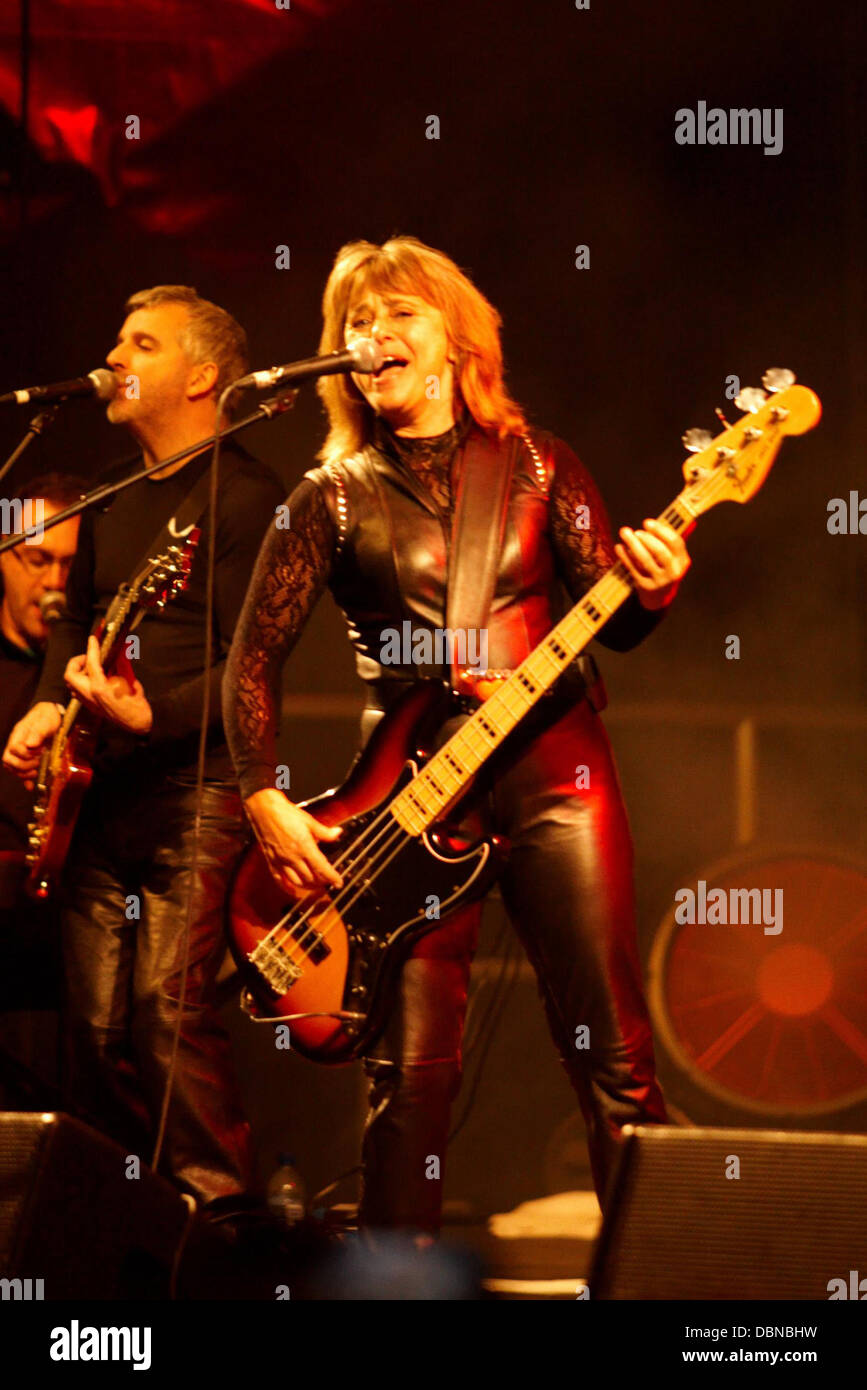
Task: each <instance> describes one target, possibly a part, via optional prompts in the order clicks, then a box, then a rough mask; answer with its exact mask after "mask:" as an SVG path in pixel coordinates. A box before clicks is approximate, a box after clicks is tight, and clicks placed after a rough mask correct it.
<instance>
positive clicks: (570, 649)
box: [389, 492, 696, 836]
mask: <svg viewBox="0 0 867 1390" xmlns="http://www.w3.org/2000/svg"><path fill="white" fill-rule="evenodd" d="M695 515H696V513H695V512H694V511H693V509H692V507H691V506H690V505H689V501H688V499H687V496H686V493H685V492H682V493H680V494H679V495H678V496H677V497H676V498H675V500H674V501H673V502H672V504H671V506H670V507H668V509H667V510H666V511H664V512H663V513H662V516H661V518H660V520H662V521H665V522H667V523H668V525H669V526H671V527H672V528H673V529H674V530H675V531H682V530H683V529H684V527H685V526H688V525H689V524H690V523H691V522H692V521H694V520H695ZM633 587H634V586H633V582H632V576H631V575H630V573H629V571H628V570H627V569H626V566H625V565H622V564H621V563H620V562H618V563H617V564H616V565H613V566H612V567H611V569H610V570H607V571H606V573H605V574H603V576H602V578H601V579H600V580H598V581H597V583H595V584H594V585H593V587H592V589H589V590H588V592H587V593H586V594H585V595H584V597H583V598H582V599H579V601H578V603H576V604H575V606H574V608H571V609H570V610H569V612H568V613H567V614H566V616H565V617H564V618H562V619H561V620H560V622H559V623H558V624H557V626H556V627H554V628H552V629H551V631H550V632H549V633H548V635H547V637H546V638H545V639H544V640H543V641H542V642H540V643H539V645H538V647H536V648H535V649H534V650H533V651H532V652H531V653H530V655H529V656H528V657H527V658H526V659H525V660H524V661H523V662H522V663H521V665H520V666H519V667H518V668H517V670H515V671H513V672H512V674H511V676H510V677H509V678H508V680H507V681H505V682H504V683H503V685H501V686H500V688H499V689H498V690H496V691H495V692H494V694H493V695H491V696H489V697H488V699H487V700H485V702H484V704H482V705H481V706H480V707H479V709H477V710H476V711H475V713H474V714H473V715H472V717H471V718H470V719H468V720H467V722H466V723H465V724H464V725H462V727H461V728H460V729H458V731H457V733H455V734H453V735H452V737H451V738H450V739H449V740H448V742H447V743H445V744H444V745H443V747H442V748H440V749H439V751H438V752H437V753H435V754H434V756H433V757H432V758H431V759H430V761H429V762H428V763H426V765H425V766H424V768H423V769H422V771H421V772H419V773H418V775H417V776H416V777H414V778H413V780H412V781H411V782H410V783H409V784H408V785H407V786H406V787H404V789H403V791H402V792H400V793H399V794H398V795H397V796H396V797H395V798H394V800H393V801H392V803H391V805H390V806H389V811H390V812H391V814H392V816H393V817H394V819H395V820H396V821H397V823H398V825H399V826H400V827H401V829H402V830H404V831H406V833H407V834H409V835H413V836H417V835H421V834H422V832H423V831H425V830H426V829H427V828H428V827H429V826H431V825H432V824H433V823H434V822H435V821H437V820H439V819H440V818H441V817H442V816H443V815H444V813H445V812H446V811H447V810H448V808H449V807H450V806H451V805H453V804H454V802H455V801H457V800H458V799H459V798H460V796H461V795H462V794H463V793H464V792H466V791H467V789H468V788H469V785H470V783H471V782H472V779H473V777H475V775H476V773H477V772H478V771H479V769H480V768H481V766H482V764H483V763H485V762H486V761H487V759H488V758H489V757H490V756H491V754H492V753H493V752H494V751H495V750H496V749H497V748H498V747H499V746H500V744H501V743H502V742H503V740H504V739H505V738H507V736H508V735H509V734H510V733H511V732H512V730H513V729H514V728H515V727H516V726H517V725H518V724H519V723H520V721H521V720H522V719H523V718H524V716H525V715H526V714H528V713H529V711H530V710H531V709H532V708H533V706H534V705H535V704H536V702H537V701H538V700H540V699H541V698H542V696H543V695H544V694H545V693H546V691H548V690H550V689H551V687H552V686H553V685H554V683H555V681H557V680H558V679H559V677H560V676H562V674H563V672H564V671H565V670H566V668H567V667H568V666H569V665H570V663H571V662H572V661H574V660H575V657H576V656H578V655H579V653H580V652H582V651H583V650H584V648H585V647H586V646H587V644H588V642H591V641H592V640H593V638H594V637H595V636H596V634H597V632H598V631H599V629H600V628H601V627H603V626H604V625H605V623H607V621H608V619H609V618H610V617H611V616H612V614H613V613H615V612H616V610H617V609H618V608H619V607H620V605H621V604H622V603H624V602H625V600H626V599H627V598H628V597H629V595H630V594H631V593H632V591H633Z"/></svg>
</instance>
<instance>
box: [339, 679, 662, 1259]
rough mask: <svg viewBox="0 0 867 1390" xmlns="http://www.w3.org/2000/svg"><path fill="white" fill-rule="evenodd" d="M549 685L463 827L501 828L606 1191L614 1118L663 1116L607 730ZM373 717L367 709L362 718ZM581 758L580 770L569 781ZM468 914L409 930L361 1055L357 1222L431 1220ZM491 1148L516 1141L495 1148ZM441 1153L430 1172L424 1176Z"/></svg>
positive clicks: (519, 923)
mask: <svg viewBox="0 0 867 1390" xmlns="http://www.w3.org/2000/svg"><path fill="white" fill-rule="evenodd" d="M556 698H557V697H552V699H551V702H550V704H547V705H546V701H542V702H541V703H542V705H543V706H546V707H545V708H543V709H542V710H541V711H540V714H541V716H542V719H541V721H540V720H539V719H536V720H535V722H534V723H530V724H528V725H527V727H526V729H524V728H523V727H522V729H521V730H520V731H519V735H520V737H519V739H518V740H516V739H515V736H513V737H512V738H511V739H510V740H509V741H508V744H507V745H505V746H504V750H503V752H504V754H505V756H500V755H498V762H497V763H496V764H495V766H493V767H492V768H491V770H490V775H489V776H488V777H487V779H486V781H485V782H484V783H483V784H482V783H480V784H479V786H478V789H477V793H476V795H475V797H474V801H473V803H472V807H471V814H468V815H467V816H466V817H465V821H464V827H465V828H466V829H468V830H469V829H473V828H478V827H479V826H480V825H484V826H486V827H487V828H488V829H489V830H491V829H493V830H495V831H496V832H497V833H499V834H501V835H505V836H506V837H508V839H509V840H510V842H511V855H510V857H509V860H508V863H507V866H506V868H505V870H504V871H503V872H502V874H501V876H500V888H501V892H502V896H503V901H504V903H505V906H506V909H507V911H508V914H509V916H510V918H511V921H512V923H513V925H514V927H515V929H516V930H517V932H518V935H519V936H520V938H521V941H522V943H523V946H524V949H525V950H526V952H527V955H528V957H529V959H530V961H531V963H532V965H533V967H534V969H535V972H536V976H537V980H538V987H539V993H540V995H541V998H542V1001H543V1004H544V1007H545V1011H546V1014H547V1018H548V1023H549V1027H550V1030H551V1035H552V1037H553V1039H554V1044H555V1046H556V1048H557V1051H558V1053H559V1056H560V1059H561V1061H562V1063H563V1066H564V1067H565V1069H566V1073H567V1075H568V1077H569V1080H570V1082H571V1083H572V1086H573V1088H574V1090H575V1092H576V1094H577V1097H578V1101H579V1104H580V1106H581V1110H582V1113H583V1116H584V1120H585V1123H586V1126H587V1135H588V1144H589V1150H590V1159H591V1165H592V1171H593V1180H594V1185H595V1188H596V1192H597V1196H598V1197H599V1200H600V1203H601V1204H602V1205H603V1207H604V1205H605V1196H606V1188H607V1185H608V1182H609V1180H610V1178H611V1173H612V1166H613V1160H614V1158H615V1156H616V1149H617V1141H618V1136H619V1132H620V1129H621V1127H622V1126H623V1125H625V1124H627V1123H631V1124H651V1123H664V1122H665V1119H666V1115H665V1105H664V1102H663V1098H662V1093H661V1091H660V1089H659V1086H658V1083H657V1081H656V1078H655V1074H654V1058H653V1043H652V1038H651V1030H650V1023H649V1019H648V1014H647V1007H646V1004H645V1001H644V995H643V991H642V982H641V969H640V963H639V958H638V947H637V938H636V930H635V907H634V890H633V857H632V839H631V835H630V830H629V823H628V820H627V816H626V811H625V808H624V805H623V799H622V795H621V791H620V784H619V780H618V777H617V771H616V768H615V764H614V760H613V757H612V754H611V748H610V744H609V742H608V737H607V734H606V732H605V729H604V727H603V725H602V722H601V720H600V719H599V718H598V716H597V715H596V714H595V712H594V711H593V710H592V709H591V707H590V705H589V704H588V702H587V701H586V700H584V701H581V703H580V704H578V705H573V706H572V707H571V708H570V707H568V706H567V708H566V711H565V713H563V714H562V715H560V713H559V709H558V707H557V706H555V705H554V699H556ZM555 714H556V715H557V717H556V719H555V720H552V716H553V715H555ZM372 722H373V719H372V716H371V715H368V716H366V723H367V728H366V729H365V733H366V734H369V729H370V726H371V725H372ZM458 722H459V721H458ZM458 722H454V723H450V724H449V725H447V726H446V729H445V730H444V735H449V734H451V732H453V730H454V729H455V728H456V727H457V726H458ZM540 726H541V731H540ZM582 766H584V767H586V768H587V769H588V772H589V785H587V786H576V782H578V783H581V782H582V781H583V780H584V779H583V775H582V774H581V773H580V771H579V770H580V769H581V768H582ZM480 916H481V909H480V907H479V906H477V905H476V906H472V907H470V908H466V909H463V910H462V911H461V912H459V913H457V914H455V915H454V916H452V917H450V918H448V919H446V921H445V922H444V924H443V926H442V927H440V928H438V929H437V930H435V931H434V932H432V933H431V934H430V935H428V936H426V937H424V938H422V940H421V941H420V942H419V943H418V944H417V946H416V948H415V950H414V952H413V954H412V956H411V957H410V958H409V959H408V960H407V962H406V964H405V966H404V969H403V974H402V986H401V991H400V995H399V997H398V1001H397V1004H396V1007H395V1009H394V1012H393V1014H392V1016H391V1019H390V1021H389V1025H388V1027H387V1029H386V1032H385V1034H384V1036H383V1038H382V1040H381V1041H380V1043H379V1045H378V1046H377V1048H376V1049H375V1051H374V1053H372V1055H371V1057H370V1058H368V1059H367V1061H366V1062H365V1067H366V1070H367V1073H368V1076H369V1077H370V1080H371V1096H370V1100H371V1109H370V1113H369V1117H368V1122H367V1127H366V1130H365V1137H364V1151H363V1157H364V1174H365V1177H364V1191H363V1198H362V1206H361V1217H362V1220H363V1222H364V1223H365V1224H366V1225H369V1226H397V1225H400V1226H407V1227H411V1228H415V1229H417V1230H421V1231H430V1232H436V1230H437V1229H438V1226H439V1221H440V1213H441V1207H442V1188H443V1178H444V1173H445V1150H446V1142H447V1136H448V1128H449V1116H450V1107H451V1102H452V1100H453V1099H454V1097H455V1096H456V1095H457V1092H458V1088H459V1086H460V1077H461V1033H462V1029H463V1020H464V1015H465V1011H466V1000H467V985H468V980H469V973H470V965H471V962H472V956H473V952H474V950H475V946H476V940H477V935H478V926H479V919H480ZM585 1027H586V1029H587V1032H586V1033H585V1032H584V1031H583V1029H584V1028H585ZM579 1030H580V1031H579ZM585 1042H586V1043H587V1046H583V1045H579V1044H583V1043H585ZM432 1157H436V1158H438V1160H439V1163H438V1165H434V1164H432V1163H431V1161H430V1160H431V1158H432ZM503 1161H504V1162H520V1157H519V1155H515V1154H510V1155H505V1154H504V1155H503ZM437 1167H438V1171H439V1177H435V1176H432V1174H434V1173H436V1171H437Z"/></svg>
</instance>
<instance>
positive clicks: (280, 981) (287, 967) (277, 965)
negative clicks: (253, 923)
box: [247, 937, 302, 994]
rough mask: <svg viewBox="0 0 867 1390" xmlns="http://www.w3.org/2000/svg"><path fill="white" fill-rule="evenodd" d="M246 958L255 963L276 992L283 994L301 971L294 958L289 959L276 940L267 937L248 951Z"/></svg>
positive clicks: (299, 975) (298, 976)
mask: <svg viewBox="0 0 867 1390" xmlns="http://www.w3.org/2000/svg"><path fill="white" fill-rule="evenodd" d="M247 959H248V960H249V961H250V962H251V963H252V964H253V965H255V967H256V969H257V970H258V971H259V973H260V974H261V975H262V976H263V977H264V978H265V980H266V981H267V982H268V984H269V985H270V986H271V988H272V989H273V990H274V992H275V993H276V994H285V992H286V990H287V989H291V987H292V985H294V983H295V981H296V980H297V979H299V978H300V977H301V973H302V972H301V970H300V968H299V967H298V966H297V965H296V964H295V962H294V960H290V959H289V957H288V956H287V955H286V953H285V952H284V951H283V950H282V949H281V948H280V947H279V946H278V945H277V943H276V941H269V940H268V938H267V937H265V939H264V941H260V942H259V945H258V946H257V947H256V949H255V950H253V951H251V952H250V953H249V955H248V956H247Z"/></svg>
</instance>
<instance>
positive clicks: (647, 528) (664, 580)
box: [614, 517, 692, 609]
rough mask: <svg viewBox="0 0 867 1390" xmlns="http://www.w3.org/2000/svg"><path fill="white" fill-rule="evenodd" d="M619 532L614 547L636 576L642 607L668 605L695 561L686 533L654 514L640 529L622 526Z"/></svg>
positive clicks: (636, 585) (646, 518) (656, 607)
mask: <svg viewBox="0 0 867 1390" xmlns="http://www.w3.org/2000/svg"><path fill="white" fill-rule="evenodd" d="M620 536H621V543H620V544H617V545H615V547H614V550H615V553H616V555H617V558H618V560H621V561H622V562H623V564H624V565H625V566H626V568H627V569H628V570H629V573H630V574H631V575H632V578H633V579H634V580H635V588H636V590H637V592H638V597H639V599H640V601H641V605H642V607H643V608H650V609H658V608H665V607H667V605H668V604H669V603H671V600H672V599H673V598H674V596H675V594H676V593H677V591H678V588H679V587H680V581H681V580H682V579H683V576H684V575H685V574H686V572H687V570H688V569H689V567H690V565H691V564H692V561H691V560H690V558H689V555H688V554H687V549H686V546H685V545H684V543H683V536H681V535H678V533H677V531H675V530H674V528H673V527H671V526H668V525H667V524H666V523H665V522H664V521H658V520H657V519H656V518H655V517H645V519H644V529H643V530H641V531H633V530H632V527H631V526H621V528H620Z"/></svg>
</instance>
